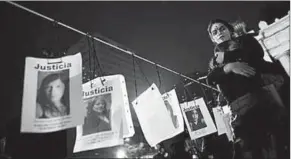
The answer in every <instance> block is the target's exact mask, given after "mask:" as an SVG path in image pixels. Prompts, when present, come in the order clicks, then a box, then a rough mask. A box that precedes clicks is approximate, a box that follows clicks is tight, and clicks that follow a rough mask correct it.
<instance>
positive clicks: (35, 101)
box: [21, 53, 84, 133]
mask: <svg viewBox="0 0 291 159" xmlns="http://www.w3.org/2000/svg"><path fill="white" fill-rule="evenodd" d="M82 105H83V100H82V57H81V53H78V54H76V55H70V56H65V57H62V58H55V59H44V58H33V57H27V58H26V61H25V74H24V89H23V100H22V116H21V132H30V133H47V132H55V131H59V130H64V129H67V128H72V127H75V126H77V125H80V124H83V122H84V113H82V112H84V108H82ZM80 106H81V107H80ZM80 112H81V113H80Z"/></svg>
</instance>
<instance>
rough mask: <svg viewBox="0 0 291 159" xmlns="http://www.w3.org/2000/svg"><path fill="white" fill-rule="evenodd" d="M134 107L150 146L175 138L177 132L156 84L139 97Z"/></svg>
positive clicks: (134, 102) (133, 103)
mask: <svg viewBox="0 0 291 159" xmlns="http://www.w3.org/2000/svg"><path fill="white" fill-rule="evenodd" d="M132 105H133V108H134V110H135V112H136V115H137V118H138V121H139V123H140V126H141V129H142V131H143V134H144V136H145V139H146V140H147V142H148V144H149V145H150V146H152V147H154V146H156V145H157V144H158V143H160V142H161V141H164V140H166V139H169V138H172V137H174V136H175V134H176V132H177V130H176V128H175V125H174V124H173V120H172V119H171V116H170V115H169V113H168V110H167V107H166V106H165V103H164V101H163V98H162V95H161V93H160V91H159V89H158V88H157V86H156V85H155V84H152V85H151V86H150V87H149V88H148V89H147V90H146V91H144V92H143V93H142V94H141V95H139V96H138V97H137V98H136V99H135V100H134V101H133V102H132Z"/></svg>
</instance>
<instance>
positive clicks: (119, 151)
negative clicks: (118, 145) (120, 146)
mask: <svg viewBox="0 0 291 159" xmlns="http://www.w3.org/2000/svg"><path fill="white" fill-rule="evenodd" d="M116 157H117V158H127V156H126V153H125V151H124V150H118V151H117V153H116Z"/></svg>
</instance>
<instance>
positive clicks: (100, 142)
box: [73, 75, 132, 153]
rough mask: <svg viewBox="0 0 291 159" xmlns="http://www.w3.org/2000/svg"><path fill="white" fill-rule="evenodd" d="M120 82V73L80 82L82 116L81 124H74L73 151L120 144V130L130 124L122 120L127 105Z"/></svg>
mask: <svg viewBox="0 0 291 159" xmlns="http://www.w3.org/2000/svg"><path fill="white" fill-rule="evenodd" d="M101 78H102V80H103V81H104V82H103V83H101ZM121 79H123V80H121ZM124 82H125V81H124V77H123V76H120V75H111V76H105V77H98V78H95V79H93V80H91V81H89V82H87V83H84V84H83V100H84V104H85V106H84V107H85V108H86V117H85V119H84V124H83V125H79V126H77V134H76V141H75V146H74V150H73V152H74V153H76V152H81V151H88V150H93V149H98V148H106V147H112V146H117V145H121V144H123V132H124V131H123V130H124V129H127V126H132V125H131V124H130V123H124V119H123V117H124V113H125V108H129V103H128V99H126V98H125V97H127V96H125V92H124V89H123V87H124ZM128 132H129V131H128ZM130 133H131V132H130Z"/></svg>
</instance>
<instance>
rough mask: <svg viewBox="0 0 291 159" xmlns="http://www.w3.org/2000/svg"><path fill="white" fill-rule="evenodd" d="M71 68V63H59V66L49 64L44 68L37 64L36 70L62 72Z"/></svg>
mask: <svg viewBox="0 0 291 159" xmlns="http://www.w3.org/2000/svg"><path fill="white" fill-rule="evenodd" d="M70 67H72V64H71V63H59V64H48V65H44V66H43V65H40V64H37V65H36V66H35V67H34V68H35V69H38V70H62V69H65V68H70Z"/></svg>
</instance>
